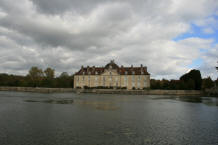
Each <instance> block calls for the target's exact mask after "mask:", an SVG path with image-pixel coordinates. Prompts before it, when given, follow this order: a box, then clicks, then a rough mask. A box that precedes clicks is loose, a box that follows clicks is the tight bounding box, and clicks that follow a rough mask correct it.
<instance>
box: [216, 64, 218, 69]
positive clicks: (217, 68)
mask: <svg viewBox="0 0 218 145" xmlns="http://www.w3.org/2000/svg"><path fill="white" fill-rule="evenodd" d="M217 63H218V62H217ZM216 70H217V71H218V66H217V67H216Z"/></svg>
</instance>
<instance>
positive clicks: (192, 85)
mask: <svg viewBox="0 0 218 145" xmlns="http://www.w3.org/2000/svg"><path fill="white" fill-rule="evenodd" d="M217 69H218V68H217ZM150 83H151V89H164V90H205V89H210V88H212V87H214V86H218V79H217V80H215V81H213V80H212V79H211V78H210V77H207V78H202V77H201V73H200V71H199V70H195V69H193V70H191V71H190V72H188V73H186V74H184V75H182V76H181V77H180V79H179V80H166V79H162V80H155V79H151V82H150Z"/></svg>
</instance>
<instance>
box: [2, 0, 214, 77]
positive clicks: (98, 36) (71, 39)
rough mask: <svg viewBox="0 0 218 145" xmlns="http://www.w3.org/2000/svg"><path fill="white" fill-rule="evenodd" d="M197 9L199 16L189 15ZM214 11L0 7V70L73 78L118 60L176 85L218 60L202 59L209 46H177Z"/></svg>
mask: <svg viewBox="0 0 218 145" xmlns="http://www.w3.org/2000/svg"><path fill="white" fill-rule="evenodd" d="M193 2H198V4H197V5H196V6H195V7H196V8H195V9H193V7H188V6H190V5H192V4H193ZM216 5H217V2H216V1H215V0H209V1H208V0H201V1H195V0H194V1H191V2H190V1H189V0H184V1H180V2H178V1H177V0H168V1H162V0H157V1H153V0H146V1H142V0H136V1H132V0H126V1H123V0H118V1H117V0H116V1H115V0H106V1H102V0H89V1H78V0H77V1H76V0H74V1H71V0H63V1H59V0H54V1H52V2H51V1H49V0H32V1H29V0H20V1H19V3H18V2H16V3H15V2H13V0H0V9H1V10H2V12H3V13H5V14H6V15H5V16H1V17H0V50H1V53H0V60H1V63H0V70H1V71H2V72H10V73H18V74H23V73H25V72H26V73H27V71H28V69H29V68H30V67H31V66H39V67H42V68H46V67H53V68H55V69H56V71H57V73H60V72H63V71H66V72H68V73H70V74H72V73H73V72H75V71H77V70H78V69H79V68H80V66H81V65H90V66H91V65H97V66H103V65H105V64H106V63H107V62H108V61H109V60H111V59H115V61H116V62H117V63H118V64H119V65H121V64H123V65H127V66H130V65H131V64H133V65H135V66H139V65H140V64H143V65H147V66H148V70H149V72H150V73H151V74H152V77H167V78H175V77H178V76H180V75H182V74H183V73H185V72H186V71H187V70H188V69H190V68H188V67H187V66H188V65H189V64H191V63H192V60H193V59H196V58H198V57H203V56H205V60H208V61H205V63H209V61H210V62H212V61H214V60H215V59H216V56H215V57H211V59H208V58H209V56H210V55H211V54H209V53H208V54H201V53H200V52H199V49H200V48H203V49H210V48H211V43H213V42H212V41H211V40H206V39H200V38H187V39H185V40H181V41H178V42H175V41H172V39H173V38H174V37H176V36H177V35H179V34H182V33H184V32H187V31H188V30H189V26H190V23H191V22H192V21H193V22H194V21H196V20H202V21H204V20H205V16H208V15H210V14H211V13H212V12H214V9H215V8H216ZM215 50H217V48H215ZM210 68H211V66H210ZM202 70H204V72H207V70H206V69H205V68H202ZM205 74H206V73H205Z"/></svg>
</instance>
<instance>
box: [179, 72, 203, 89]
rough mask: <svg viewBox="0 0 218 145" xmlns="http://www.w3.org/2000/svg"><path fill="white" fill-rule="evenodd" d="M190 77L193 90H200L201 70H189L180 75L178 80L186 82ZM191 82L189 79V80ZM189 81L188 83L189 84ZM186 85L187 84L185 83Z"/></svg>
mask: <svg viewBox="0 0 218 145" xmlns="http://www.w3.org/2000/svg"><path fill="white" fill-rule="evenodd" d="M190 79H192V80H193V81H194V84H195V88H194V89H195V90H200V89H201V85H202V78H201V72H200V71H199V70H195V69H193V70H191V71H190V72H188V73H186V74H184V75H183V76H181V77H180V80H182V81H184V82H185V84H187V83H188V81H189V80H190ZM190 82H191V81H190ZM190 82H189V84H190ZM187 85H188V84H187Z"/></svg>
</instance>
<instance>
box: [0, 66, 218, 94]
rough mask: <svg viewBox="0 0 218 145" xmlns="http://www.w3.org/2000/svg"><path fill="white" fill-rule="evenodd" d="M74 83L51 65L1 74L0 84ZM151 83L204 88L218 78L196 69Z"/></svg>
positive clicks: (63, 85) (155, 86)
mask: <svg viewBox="0 0 218 145" xmlns="http://www.w3.org/2000/svg"><path fill="white" fill-rule="evenodd" d="M216 69H217V70H218V67H216ZM73 83H74V81H73V75H69V74H68V73H66V72H63V73H61V74H60V75H59V76H58V77H55V70H54V69H52V68H49V67H48V68H46V69H45V70H42V69H41V68H38V67H32V68H31V69H30V70H29V72H28V74H27V75H26V76H20V75H10V74H0V86H16V87H48V88H73ZM150 84H151V89H165V90H202V89H209V88H212V87H214V86H215V85H216V86H218V79H217V80H215V81H213V80H212V79H211V78H210V77H207V78H202V77H201V73H200V71H199V70H195V69H194V70H191V71H190V72H188V73H186V74H184V75H182V76H181V77H180V79H179V80H166V79H162V80H155V79H151V81H150Z"/></svg>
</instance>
